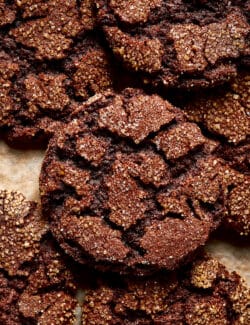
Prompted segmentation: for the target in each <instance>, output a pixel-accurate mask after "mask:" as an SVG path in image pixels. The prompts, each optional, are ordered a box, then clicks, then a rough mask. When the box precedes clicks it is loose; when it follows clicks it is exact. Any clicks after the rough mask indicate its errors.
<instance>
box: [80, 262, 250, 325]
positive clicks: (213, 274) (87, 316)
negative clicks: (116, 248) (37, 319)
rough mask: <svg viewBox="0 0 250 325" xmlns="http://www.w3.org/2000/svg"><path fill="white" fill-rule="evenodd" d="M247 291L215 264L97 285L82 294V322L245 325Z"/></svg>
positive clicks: (196, 264) (249, 314) (249, 294)
mask: <svg viewBox="0 0 250 325" xmlns="http://www.w3.org/2000/svg"><path fill="white" fill-rule="evenodd" d="M249 299H250V291H249V289H247V287H246V284H245V283H244V282H243V280H242V279H241V278H240V277H239V276H238V275H237V274H236V273H229V272H228V271H227V270H226V269H225V267H224V266H223V265H221V264H219V263H218V262H217V261H216V260H214V259H212V258H208V257H204V258H201V259H199V260H196V261H195V262H194V263H193V265H192V267H191V268H190V267H189V268H188V269H186V270H183V269H182V270H180V271H179V272H175V274H174V275H173V274H168V275H166V274H165V275H159V276H158V277H150V278H143V279H140V280H138V279H135V278H133V279H123V281H122V283H120V284H116V285H114V284H111V285H109V284H108V283H105V282H104V283H101V284H100V285H99V286H98V287H97V288H96V289H94V290H90V291H89V292H87V294H86V297H85V301H84V303H83V323H82V324H86V325H88V324H165V325H173V324H178V325H184V324H188V325H199V324H202V325H226V324H232V325H233V324H234V325H236V324H237V325H239V324H242V325H247V324H249V321H250V306H249V301H250V300H249Z"/></svg>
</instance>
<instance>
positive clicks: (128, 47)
mask: <svg viewBox="0 0 250 325" xmlns="http://www.w3.org/2000/svg"><path fill="white" fill-rule="evenodd" d="M95 3H96V6H97V13H98V14H97V21H98V23H99V24H100V25H101V26H102V27H103V30H104V33H105V35H106V39H107V41H108V43H109V46H110V48H111V49H112V50H113V53H114V55H115V56H116V58H117V59H118V60H119V61H120V62H122V64H123V65H124V66H125V67H126V68H127V69H129V70H131V71H133V72H136V73H137V76H138V77H139V78H141V79H142V80H143V81H144V83H145V84H148V83H149V84H151V85H154V86H159V85H160V86H163V87H165V88H169V87H178V88H187V89H193V88H200V87H209V86H212V85H215V84H219V83H223V82H225V81H226V80H229V79H230V78H232V77H234V76H235V75H236V73H237V70H236V68H237V66H238V65H240V64H241V63H242V62H243V61H245V60H244V59H245V58H246V57H247V56H248V55H249V38H248V35H249V31H250V29H249V24H248V20H247V16H248V12H249V4H248V2H246V1H227V0H223V1H184V0H174V1H165V0H155V1H133V0H131V1H122V0H121V1H107V0H96V1H95ZM242 60H243V61H242ZM246 62H247V60H246Z"/></svg>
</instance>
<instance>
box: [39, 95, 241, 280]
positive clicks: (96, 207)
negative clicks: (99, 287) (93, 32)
mask: <svg viewBox="0 0 250 325" xmlns="http://www.w3.org/2000/svg"><path fill="white" fill-rule="evenodd" d="M187 134H188V136H187ZM216 147H217V144H216V143H215V142H213V141H210V140H208V139H206V138H205V137H204V136H203V135H202V134H201V131H200V130H199V128H198V127H197V126H196V125H195V124H192V123H190V122H187V121H186V120H185V118H184V115H183V113H182V112H181V110H179V109H177V108H175V107H173V106H172V105H171V104H170V103H169V102H167V101H164V100H163V99H161V98H160V97H159V96H157V95H146V94H144V93H143V92H142V91H140V90H136V89H126V90H125V91H124V92H123V93H122V94H120V95H114V94H113V93H112V92H108V93H106V94H105V95H98V96H94V97H93V98H91V99H90V100H89V101H88V102H87V103H86V104H84V105H82V107H81V108H80V109H79V110H78V111H76V112H75V113H74V114H73V115H72V122H71V123H69V124H68V125H67V127H66V128H65V129H64V130H63V131H62V132H59V134H58V136H57V137H55V138H53V139H52V140H51V142H50V145H49V148H48V150H47V153H46V157H45V160H44V163H43V167H42V172H41V176H40V190H41V198H42V205H43V210H44V213H45V215H46V216H48V217H49V221H50V227H51V229H52V232H53V234H54V235H55V237H56V238H57V240H58V241H59V244H60V245H61V247H63V248H64V249H65V251H66V252H67V253H69V254H70V255H71V256H73V257H74V258H75V259H76V260H77V261H79V262H81V263H88V264H90V265H94V266H96V267H98V268H100V269H102V270H105V269H111V268H112V270H117V271H119V272H125V273H126V272H135V271H136V272H138V273H141V274H143V273H147V272H152V271H155V270H157V269H169V270H171V269H174V268H176V267H177V266H179V265H181V264H183V263H184V262H187V261H188V260H190V258H191V257H192V256H193V255H194V253H195V252H196V250H197V249H198V248H199V247H200V246H203V245H204V244H205V242H206V240H207V238H208V236H209V234H210V232H211V231H212V230H214V229H215V228H216V227H217V226H218V225H219V223H220V221H221V218H222V216H223V214H224V213H226V212H227V204H226V203H225V199H226V198H227V197H228V196H229V195H230V194H231V191H232V188H234V187H235V186H237V185H239V186H240V184H242V177H243V176H242V175H241V173H240V172H237V171H235V170H233V169H231V168H229V166H228V165H227V164H226V163H225V162H224V161H223V160H222V159H218V158H217V157H216V156H214V155H213V151H214V150H215V149H216ZM232 196H233V194H232Z"/></svg>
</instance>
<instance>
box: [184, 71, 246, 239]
mask: <svg viewBox="0 0 250 325" xmlns="http://www.w3.org/2000/svg"><path fill="white" fill-rule="evenodd" d="M249 101H250V77H249V75H247V74H245V73H242V74H240V75H239V76H238V77H237V78H236V79H235V80H234V81H233V82H232V83H231V84H229V85H227V86H225V87H224V88H220V89H219V90H216V89H214V90H213V91H210V93H206V94H204V93H198V94H197V95H196V97H192V98H191V99H190V100H189V101H188V103H187V104H186V105H184V111H185V114H186V116H187V117H188V119H189V120H190V121H192V122H196V123H199V125H200V126H201V127H202V128H203V129H204V132H205V133H206V132H209V133H210V135H212V136H214V138H215V137H216V139H217V140H220V145H219V146H218V148H217V150H216V154H217V155H218V156H220V157H222V158H223V159H224V160H226V161H228V163H229V165H230V166H231V167H233V168H235V169H237V170H239V171H240V172H241V176H240V177H241V178H242V181H241V182H240V183H239V184H238V186H236V187H235V188H234V189H233V190H232V192H231V194H230V196H229V200H228V218H226V219H225V220H226V222H227V226H230V228H232V229H233V230H236V231H237V232H238V233H240V234H241V235H247V236H249V235H250V211H249V206H250V201H249V200H250V192H249V189H250V186H249V184H250V106H249V105H250V104H249V103H250V102H249Z"/></svg>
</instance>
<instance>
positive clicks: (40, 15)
mask: <svg viewBox="0 0 250 325" xmlns="http://www.w3.org/2000/svg"><path fill="white" fill-rule="evenodd" d="M6 6H7V7H8V8H12V9H13V10H15V12H16V13H17V14H16V16H15V15H14V17H13V20H14V19H15V20H14V21H13V22H12V23H9V24H8V25H7V26H6V27H4V28H2V29H1V26H0V129H1V130H3V133H4V135H5V137H7V139H8V140H9V142H11V143H14V144H16V143H17V144H22V145H23V144H24V145H25V144H33V143H34V144H36V143H38V144H40V143H41V142H46V140H47V139H48V138H49V137H50V136H51V135H53V133H54V132H55V130H57V129H59V128H61V127H63V124H64V123H65V122H66V121H67V118H68V116H69V115H70V113H71V112H72V111H73V110H74V109H75V107H76V106H77V105H78V104H79V102H81V101H82V100H86V99H88V98H89V97H90V96H93V95H94V94H95V93H99V92H102V91H104V90H107V89H109V88H112V89H113V87H116V88H119V86H118V83H119V84H121V83H122V82H123V81H121V80H123V79H126V78H125V76H124V74H123V73H122V72H121V71H119V73H117V71H118V70H117V69H116V65H115V64H113V62H112V60H111V57H110V55H111V53H109V51H108V50H107V48H106V47H105V44H103V43H104V42H103V41H102V39H101V37H100V35H99V34H98V33H97V32H96V31H95V18H94V14H93V3H92V0H86V1H80V2H77V1H75V0H73V1H72V0H69V1H66V2H65V1H61V0H55V1H52V0H49V1H40V0H21V1H20V0H18V1H15V3H12V5H11V6H10V5H7V4H6ZM0 8H1V7H0ZM12 9H11V10H12ZM6 10H7V9H6ZM0 14H1V11H0ZM6 18H7V16H6ZM0 25H1V24H0ZM121 75H122V76H121ZM124 82H125V81H124Z"/></svg>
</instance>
